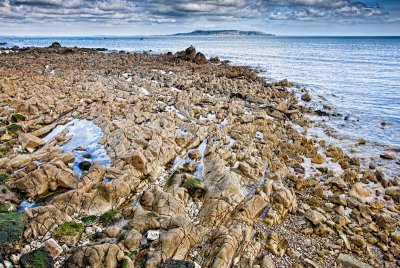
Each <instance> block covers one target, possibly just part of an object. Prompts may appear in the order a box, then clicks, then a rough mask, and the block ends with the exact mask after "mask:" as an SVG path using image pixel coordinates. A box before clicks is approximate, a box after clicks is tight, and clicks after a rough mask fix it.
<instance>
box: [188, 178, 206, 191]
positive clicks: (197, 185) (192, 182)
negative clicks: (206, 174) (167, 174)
mask: <svg viewBox="0 0 400 268" xmlns="http://www.w3.org/2000/svg"><path fill="white" fill-rule="evenodd" d="M184 186H185V187H186V188H187V189H189V190H195V189H201V190H205V189H206V188H205V187H204V182H203V181H201V180H198V179H195V178H188V179H186V180H185V183H184Z"/></svg>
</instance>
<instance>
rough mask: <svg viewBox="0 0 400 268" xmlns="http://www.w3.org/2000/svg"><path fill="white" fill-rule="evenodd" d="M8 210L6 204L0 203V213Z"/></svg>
mask: <svg viewBox="0 0 400 268" xmlns="http://www.w3.org/2000/svg"><path fill="white" fill-rule="evenodd" d="M5 212H8V207H7V206H6V205H0V213H5Z"/></svg>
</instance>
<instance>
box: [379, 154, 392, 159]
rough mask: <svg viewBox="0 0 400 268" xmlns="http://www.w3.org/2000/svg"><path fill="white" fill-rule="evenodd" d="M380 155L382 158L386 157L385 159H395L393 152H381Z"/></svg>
mask: <svg viewBox="0 0 400 268" xmlns="http://www.w3.org/2000/svg"><path fill="white" fill-rule="evenodd" d="M380 157H381V158H382V159H387V160H395V159H396V156H395V155H393V154H381V155H380Z"/></svg>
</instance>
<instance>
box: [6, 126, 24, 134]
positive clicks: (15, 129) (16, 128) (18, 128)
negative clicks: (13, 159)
mask: <svg viewBox="0 0 400 268" xmlns="http://www.w3.org/2000/svg"><path fill="white" fill-rule="evenodd" d="M7 131H8V133H9V134H14V133H17V132H18V131H22V127H21V126H20V125H17V124H10V125H8V126H7Z"/></svg>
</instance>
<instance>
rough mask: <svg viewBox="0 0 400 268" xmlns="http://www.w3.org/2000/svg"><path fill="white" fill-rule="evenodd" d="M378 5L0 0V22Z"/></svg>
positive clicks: (339, 10)
mask: <svg viewBox="0 0 400 268" xmlns="http://www.w3.org/2000/svg"><path fill="white" fill-rule="evenodd" d="M385 15H386V13H385V12H384V11H383V10H382V8H381V7H379V6H377V5H368V4H366V3H363V2H358V1H351V0H279V1H278V0H250V1H245V0H206V1H205V0H202V1H189V0H175V1H162V0H142V1H138V0H68V1H65V0H0V21H16V22H18V21H21V22H23V21H25V22H26V21H34V22H41V21H42V22H46V21H52V20H57V21H77V22H82V21H93V22H102V23H108V24H118V23H129V22H133V21H140V22H143V23H171V22H178V21H193V20H196V19H197V18H199V17H201V18H206V19H209V20H233V19H236V20H237V19H244V18H253V19H265V20H302V21H306V20H341V19H346V20H351V19H364V20H370V19H372V18H373V19H376V18H381V17H384V16H385Z"/></svg>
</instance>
